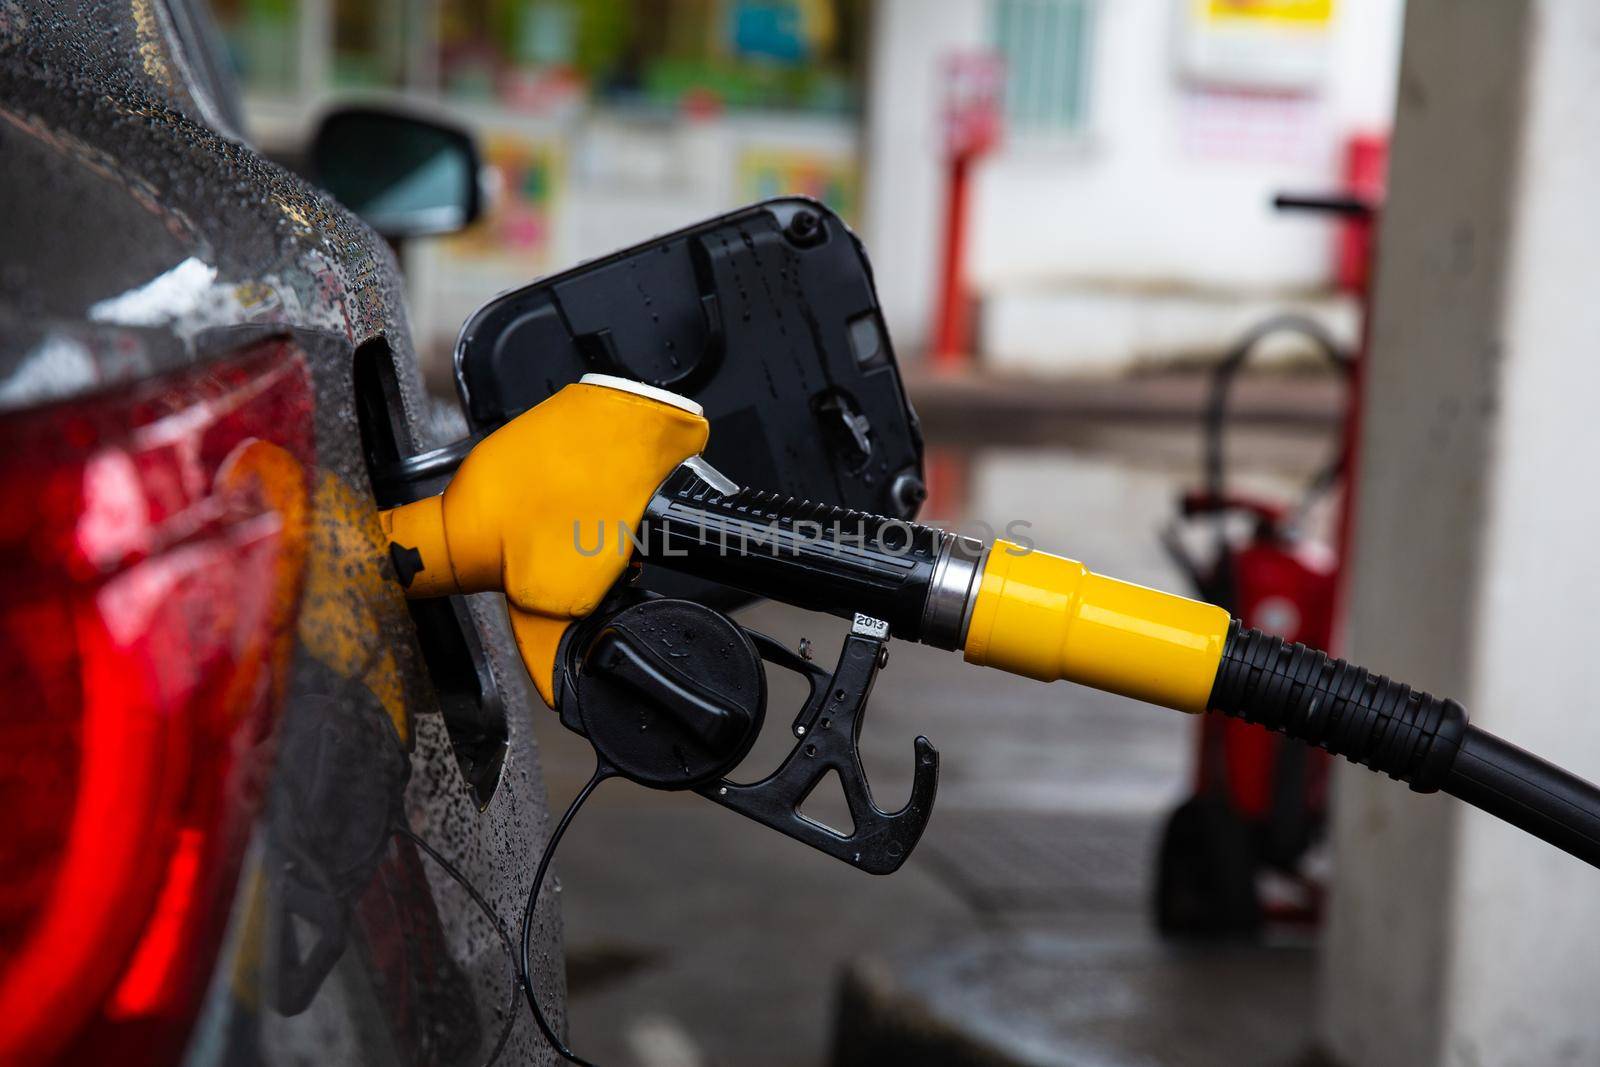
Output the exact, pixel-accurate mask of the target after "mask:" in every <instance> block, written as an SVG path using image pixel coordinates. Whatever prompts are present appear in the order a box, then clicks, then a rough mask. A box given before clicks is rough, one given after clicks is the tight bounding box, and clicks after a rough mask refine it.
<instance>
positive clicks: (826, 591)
mask: <svg viewBox="0 0 1600 1067" xmlns="http://www.w3.org/2000/svg"><path fill="white" fill-rule="evenodd" d="M642 527H643V528H642V529H641V531H640V537H639V544H640V554H641V555H642V556H643V558H644V559H645V561H646V562H648V563H651V564H657V565H660V566H662V567H666V568H668V569H671V570H675V571H679V572H681V573H684V574H689V575H693V576H694V577H696V578H703V579H707V580H709V581H713V582H721V583H722V584H724V585H731V586H733V587H735V588H737V589H742V590H744V591H745V592H747V593H753V594H755V595H756V596H762V597H769V598H771V599H773V600H781V601H784V602H785V603H789V604H794V605H796V606H797V607H802V608H806V609H809V610H811V611H820V612H823V613H825V614H829V615H837V616H840V617H843V618H850V617H852V616H853V615H855V614H856V613H861V614H866V615H870V616H872V617H873V618H876V619H881V620H883V621H885V622H887V623H888V624H889V631H890V633H892V634H894V635H895V636H896V637H900V638H905V639H908V640H923V639H924V631H925V626H924V614H925V609H926V608H927V604H928V591H929V588H930V586H931V585H932V582H933V579H934V571H935V568H936V566H937V565H938V563H939V560H940V554H941V551H942V550H943V549H944V547H945V542H946V539H948V538H949V537H950V536H951V535H949V534H946V533H944V532H943V531H940V530H935V529H932V528H931V527H927V526H922V525H919V524H917V523H912V522H905V521H903V520H900V519H890V518H885V517H883V516H880V515H872V514H869V513H867V512H864V511H851V510H849V509H848V508H838V507H833V506H831V505H827V504H818V503H813V502H811V501H808V500H797V499H795V498H793V497H785V496H782V495H781V494H777V493H767V492H761V491H758V490H754V489H739V490H736V491H734V492H723V491H721V490H719V489H718V488H716V487H715V486H713V485H712V484H711V483H710V482H709V481H707V480H706V479H705V478H703V477H701V476H700V475H698V474H697V473H696V472H695V471H694V470H693V469H692V468H691V467H688V466H684V467H680V468H679V469H678V470H677V471H676V472H674V473H673V475H672V476H671V477H669V478H668V479H667V480H666V482H665V483H663V484H662V486H661V488H659V489H658V490H656V493H655V496H654V497H653V498H652V499H651V501H650V505H649V507H648V508H647V509H646V511H645V515H644V522H643V524H642Z"/></svg>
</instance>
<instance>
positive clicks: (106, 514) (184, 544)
mask: <svg viewBox="0 0 1600 1067" xmlns="http://www.w3.org/2000/svg"><path fill="white" fill-rule="evenodd" d="M311 460H312V440H311V386H310V379H309V375H308V372H307V369H306V366H305V363H304V360H303V358H302V357H301V356H300V354H299V353H298V351H297V350H296V349H294V348H293V346H292V345H290V344H288V343H287V342H282V341H273V342H269V343H267V344H263V345H260V346H257V347H255V348H252V349H251V350H249V351H248V352H245V353H243V354H242V355H240V356H239V357H237V358H234V359H230V360H228V361H226V362H224V363H221V364H213V365H208V366H207V367H205V368H204V369H202V370H195V371H188V372H185V373H183V374H181V375H178V376H175V377H170V378H167V379H163V380H157V381H152V382H149V383H146V384H143V385H140V386H138V387H135V388H133V389H130V390H128V391H127V392H125V393H123V394H120V395H109V396H100V397H97V398H92V399H90V400H86V401H77V402H72V403H66V404H60V405H56V406H53V407H51V408H46V409H40V410H36V411H32V412H28V413H25V414H21V415H13V416H7V417H4V418H3V419H0V589H3V590H4V592H3V593H0V820H4V824H5V826H4V829H0V1063H7V1064H10V1063H29V1062H39V1061H43V1060H46V1059H48V1058H50V1057H51V1056H54V1055H58V1054H60V1053H61V1052H62V1050H63V1049H66V1048H68V1046H69V1045H73V1043H74V1042H79V1043H84V1042H87V1043H88V1044H91V1045H98V1044H99V1043H100V1042H101V1041H104V1040H105V1039H106V1038H107V1037H110V1036H112V1034H113V1033H114V1032H115V1031H116V1030H117V1029H118V1028H121V1027H126V1026H130V1025H134V1026H137V1028H138V1031H139V1033H140V1035H141V1038H140V1040H141V1041H142V1042H148V1041H158V1042H160V1041H174V1040H181V1037H182V1034H183V1032H184V1030H185V1029H186V1027H187V1025H188V1024H189V1022H190V1021H191V1019H192V1015H193V1012H194V1009H195V1006H196V1005H197V1004H198V998H199V996H200V994H201V992H202V991H203V986H204V981H205V976H206V972H207V971H208V970H209V968H210V967H211V965H212V960H213V957H214V954H215V948H216V941H217V938H218V936H219V935H220V931H221V926H222V922H223V920H224V918H225V909H226V907H227V905H228V903H229V900H230V895H231V894H230V890H231V887H232V882H233V880H234V879H235V878H236V877H237V870H238V862H239V857H240V854H241V851H242V846H243V843H244V840H245V835H246V833H247V831H248V828H249V825H250V822H251V819H252V818H253V816H254V814H255V812H256V810H257V808H258V806H259V801H260V799H261V797H260V793H261V789H260V783H261V778H262V772H263V770H264V767H263V762H264V761H265V760H266V759H267V758H268V757H269V755H270V753H269V752H268V751H267V749H268V747H269V746H268V744H267V739H268V737H269V736H270V725H271V717H272V713H273V711H274V710H275V706H276V703H277V699H278V697H279V696H280V695H281V690H282V688H283V683H284V676H285V673H286V670H287V662H288V656H289V652H290V650H291V647H292V641H293V628H294V614H295V605H296V602H297V599H298V596H299V588H300V577H301V572H302V570H303V564H304V558H305V551H306V547H305V546H306V524H307V521H308V516H307V509H308V506H309V505H308V500H309V478H310V471H311ZM75 1047H84V1045H83V1044H79V1045H77V1046H75ZM145 1048H146V1050H147V1051H148V1050H149V1046H148V1045H147V1046H145Z"/></svg>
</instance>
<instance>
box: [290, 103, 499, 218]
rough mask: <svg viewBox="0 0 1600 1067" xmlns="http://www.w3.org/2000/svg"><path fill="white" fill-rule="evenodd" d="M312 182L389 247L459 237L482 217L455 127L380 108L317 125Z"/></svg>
mask: <svg viewBox="0 0 1600 1067" xmlns="http://www.w3.org/2000/svg"><path fill="white" fill-rule="evenodd" d="M307 162H308V164H309V170H310V172H311V175H310V176H311V179H312V180H313V181H314V182H316V183H317V184H318V185H320V186H321V187H322V188H323V189H326V190H327V191H328V192H329V193H331V194H333V197H334V199H336V200H338V201H339V202H340V203H342V204H344V205H345V206H346V207H348V208H349V209H350V210H351V211H354V212H355V213H356V214H357V215H360V216H361V218H362V219H364V220H365V221H366V223H367V225H369V226H371V227H372V228H373V229H374V230H376V231H378V233H379V234H380V235H382V236H383V237H386V238H388V239H389V240H391V241H395V240H400V239H402V238H406V237H422V236H426V235H429V234H441V233H453V232H455V231H457V230H461V229H464V228H465V227H466V226H467V225H468V224H469V223H471V222H472V221H473V220H474V219H476V218H477V217H478V214H479V212H480V210H481V203H480V199H479V189H478V167H479V161H478V150H477V147H476V146H475V145H474V144H473V141H472V136H471V135H470V134H468V133H467V132H466V131H465V130H463V129H461V128H460V127H457V126H451V125H448V124H446V123H442V122H437V121H434V120H432V119H424V118H419V117H418V116H416V115H412V114H409V113H406V112H403V111H398V110H394V109H389V108H382V107H370V106H363V107H346V108H339V109H338V110H335V111H331V112H329V113H328V114H326V115H324V116H323V117H322V121H321V122H320V123H318V125H317V132H316V135H315V136H314V137H313V138H312V141H311V152H310V157H309V159H308V160H307Z"/></svg>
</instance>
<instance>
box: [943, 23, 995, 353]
mask: <svg viewBox="0 0 1600 1067" xmlns="http://www.w3.org/2000/svg"><path fill="white" fill-rule="evenodd" d="M1003 69H1004V68H1003V67H1002V65H1001V62H1000V60H999V58H998V57H997V56H995V55H994V54H993V53H988V52H981V53H969V54H961V55H954V56H951V57H950V58H949V59H948V60H947V61H946V62H945V87H946V88H945V102H944V122H945V154H946V156H947V158H948V159H949V162H950V184H949V187H948V188H947V189H946V190H945V227H944V258H943V261H942V262H941V264H940V271H939V292H938V294H937V297H936V301H937V308H936V312H937V318H936V319H935V320H934V325H933V344H932V347H931V357H932V362H933V365H934V366H935V367H937V368H939V369H941V370H949V369H954V368H957V367H960V366H962V365H964V364H965V363H966V362H967V361H968V360H969V359H970V358H971V355H972V293H971V292H970V291H969V290H968V288H967V275H966V260H967V213H968V200H969V199H970V192H969V189H968V186H969V185H970V184H971V176H972V167H973V164H974V163H975V162H976V161H977V159H978V157H979V156H981V155H983V153H985V152H987V151H988V150H989V149H991V148H993V147H994V145H995V143H996V142H997V141H998V140H999V139H1000V94H1001V91H1002V88H1003V82H1004V78H1003V76H1002V75H1003Z"/></svg>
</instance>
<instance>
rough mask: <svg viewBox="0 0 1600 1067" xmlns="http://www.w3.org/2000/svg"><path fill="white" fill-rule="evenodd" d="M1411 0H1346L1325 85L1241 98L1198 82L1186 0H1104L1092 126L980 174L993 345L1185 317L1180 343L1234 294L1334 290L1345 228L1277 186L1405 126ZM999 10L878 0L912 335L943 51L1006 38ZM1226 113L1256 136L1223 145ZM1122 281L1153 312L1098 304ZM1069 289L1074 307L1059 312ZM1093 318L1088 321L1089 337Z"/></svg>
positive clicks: (886, 219)
mask: <svg viewBox="0 0 1600 1067" xmlns="http://www.w3.org/2000/svg"><path fill="white" fill-rule="evenodd" d="M1402 2H1403V0H1341V2H1340V3H1339V5H1338V12H1339V14H1338V18H1337V20H1336V23H1335V28H1334V31H1333V38H1332V41H1331V45H1330V60H1329V64H1328V68H1329V72H1328V76H1327V78H1326V81H1325V82H1324V85H1323V88H1322V90H1321V91H1320V92H1319V93H1317V94H1315V95H1311V96H1307V97H1305V98H1303V99H1291V100H1287V101H1285V100H1281V99H1280V100H1266V99H1258V100H1254V101H1250V100H1246V101H1242V102H1235V103H1234V104H1232V105H1229V107H1228V108H1227V114H1223V113H1221V112H1220V111H1219V110H1218V109H1217V108H1216V107H1212V106H1210V105H1212V104H1214V103H1216V101H1214V100H1206V99H1204V98H1202V97H1201V96H1199V95H1198V94H1196V93H1195V92H1193V91H1192V90H1190V89H1188V88H1186V87H1185V85H1184V84H1183V82H1182V80H1181V78H1180V75H1179V71H1178V64H1177V59H1176V52H1177V44H1178V34H1179V32H1180V29H1181V20H1182V14H1183V12H1182V8H1181V0H1099V2H1098V3H1097V4H1096V14H1095V18H1096V23H1097V29H1096V44H1095V51H1094V55H1093V60H1092V64H1093V66H1092V75H1091V77H1092V81H1091V86H1090V93H1089V96H1090V112H1091V120H1090V129H1089V132H1088V134H1087V136H1086V137H1084V138H1083V139H1081V140H1080V141H1078V142H1076V143H1072V144H1054V145H1051V144H1041V143H1038V142H1037V141H1036V140H1035V141H1031V142H1030V140H1029V139H1028V138H1027V137H1012V138H1010V139H1009V140H1008V142H1007V144H1006V145H1005V146H1004V147H1003V149H1002V150H1001V151H1000V152H999V153H998V154H997V155H996V156H994V157H993V158H992V159H991V160H989V161H987V162H986V163H985V164H984V165H983V167H982V168H981V171H980V173H979V176H978V180H977V188H976V191H975V192H976V196H975V204H974V212H973V242H974V247H973V259H972V262H971V272H972V276H973V280H974V282H975V284H976V286H977V287H978V288H979V290H980V291H981V293H982V295H983V297H984V298H985V300H986V303H987V305H988V313H986V315H985V326H984V333H983V341H984V342H985V355H986V356H987V357H990V358H991V359H993V360H995V361H997V362H1000V363H1017V364H1019V365H1023V366H1026V367H1029V368H1032V369H1051V368H1052V366H1056V365H1062V364H1072V363H1078V364H1082V363H1084V362H1090V363H1101V362H1104V361H1105V357H1110V358H1111V359H1112V360H1113V361H1115V360H1116V359H1117V358H1118V356H1119V355H1121V357H1122V358H1123V359H1124V360H1125V359H1126V358H1127V355H1129V354H1131V353H1127V354H1120V353H1118V352H1117V351H1116V348H1115V343H1114V341H1108V340H1106V338H1116V337H1119V336H1127V335H1129V334H1130V333H1131V334H1133V335H1143V334H1149V335H1151V336H1154V337H1160V338H1163V340H1162V343H1163V344H1165V343H1166V340H1165V338H1166V337H1168V336H1170V335H1172V334H1173V333H1175V332H1176V333H1178V334H1179V335H1181V336H1186V337H1188V338H1189V342H1190V343H1187V344H1184V345H1182V346H1181V347H1190V348H1193V347H1209V346H1211V345H1212V344H1214V343H1216V337H1214V336H1213V334H1216V335H1218V336H1220V335H1221V334H1223V333H1226V331H1227V330H1230V329H1232V325H1233V323H1234V322H1235V321H1236V320H1237V318H1238V315H1237V314H1236V313H1232V312H1229V311H1227V310H1226V308H1220V309H1218V308H1217V305H1218V304H1221V305H1227V304H1229V303H1230V302H1232V301H1233V300H1234V299H1235V298H1236V297H1237V296H1239V295H1240V294H1245V295H1254V296H1256V297H1260V296H1262V295H1270V296H1272V297H1276V296H1279V295H1281V294H1286V293H1294V292H1296V291H1301V292H1303V291H1304V290H1307V289H1318V288H1322V287H1324V286H1325V284H1326V282H1327V280H1328V277H1329V263H1330V258H1331V241H1332V233H1333V229H1332V227H1331V226H1330V224H1329V223H1327V222H1326V221H1319V220H1316V219H1309V218H1304V217H1285V216H1282V215H1277V214H1275V213H1274V212H1273V211H1272V210H1271V207H1270V202H1271V197H1272V195H1273V194H1274V193H1275V192H1277V191H1279V190H1284V189H1297V190H1306V189H1310V190H1333V189H1336V188H1337V181H1338V178H1339V174H1340V167H1341V156H1340V152H1341V148H1342V144H1343V142H1344V140H1345V138H1346V137H1347V136H1349V135H1350V134H1353V133H1358V132H1370V131H1380V132H1381V131H1383V130H1385V129H1386V128H1387V126H1388V122H1389V116H1390V114H1391V112H1392V109H1393V86H1394V71H1395V64H1396V56H1397V51H1398V47H1399V30H1400V17H1401V7H1402ZM990 23H991V11H990V4H989V2H988V0H936V2H926V0H881V2H880V5H879V15H878V25H877V31H878V32H877V34H876V38H875V42H874V48H875V52H876V63H875V69H874V73H875V75H876V79H875V84H874V85H873V87H872V91H871V93H870V95H869V101H870V110H869V121H868V156H867V158H868V164H869V168H870V175H871V180H872V184H873V186H874V188H873V190H872V192H871V193H870V194H869V198H868V200H867V209H868V237H869V241H870V247H872V248H873V250H874V257H875V260H876V261H877V262H878V263H879V266H880V270H879V274H880V280H881V282H880V284H882V286H883V288H884V300H885V304H886V306H887V307H888V309H889V312H890V317H891V324H892V328H893V329H894V331H895V336H896V337H897V339H899V341H900V345H901V347H902V349H907V350H909V349H911V348H913V347H914V346H915V345H916V344H918V343H920V342H921V341H922V340H923V339H924V338H925V337H926V333H927V323H928V322H929V321H930V320H931V316H932V306H931V299H932V294H933V292H934V274H933V271H934V270H935V269H936V266H937V251H938V249H939V247H940V245H939V236H938V225H939V224H940V222H941V208H942V196H943V175H942V165H941V163H940V160H939V156H938V140H937V131H938V126H937V118H938V109H939V106H940V95H939V92H938V91H937V89H936V86H937V79H938V72H939V63H940V62H941V61H942V57H943V55H945V54H946V53H947V52H948V51H949V50H950V49H952V48H955V47H966V48H971V47H974V46H984V45H987V44H989V43H990V40H991V38H990V34H991V25H990ZM1225 122H1226V123H1229V124H1231V127H1232V128H1233V129H1235V130H1236V131H1240V132H1242V137H1243V141H1244V144H1243V145H1242V146H1239V145H1238V144H1237V142H1236V145H1235V148H1233V149H1231V150H1222V149H1219V148H1218V147H1217V144H1218V142H1219V140H1221V139H1223V138H1222V135H1221V134H1220V133H1219V129H1220V127H1221V125H1222V124H1223V123H1225ZM1108 289H1121V290H1124V291H1126V292H1131V293H1133V294H1134V295H1135V296H1136V297H1138V296H1141V295H1145V296H1151V297H1152V299H1150V300H1149V301H1148V308H1149V309H1150V311H1151V314H1152V316H1154V318H1153V320H1152V321H1151V322H1149V323H1144V322H1141V321H1140V320H1139V319H1138V318H1137V316H1136V317H1135V318H1134V319H1133V320H1132V321H1130V320H1129V318H1128V311H1129V309H1128V306H1127V302H1126V300H1122V301H1120V302H1119V301H1118V300H1114V299H1108V300H1106V301H1104V302H1101V301H1099V299H1098V296H1097V294H1101V293H1105V292H1106V291H1107V290H1108ZM1057 294H1060V295H1062V297H1063V298H1064V299H1071V300H1075V306H1073V307H1072V308H1070V309H1067V310H1063V309H1059V308H1058V309H1055V313H1052V309H1051V308H1050V307H1049V303H1050V300H1051V298H1052V297H1053V296H1055V295H1057ZM1174 294H1176V295H1178V296H1180V297H1182V298H1184V299H1183V300H1180V301H1179V306H1178V307H1177V308H1176V309H1173V308H1171V306H1170V301H1169V303H1168V305H1167V306H1164V305H1163V303H1162V301H1161V300H1160V299H1157V297H1171V296H1173V295H1174ZM1097 303H1103V306H1102V307H1100V308H1098V309H1097V308H1096V306H1095V305H1096V304H1097ZM996 304H1002V305H1004V306H1001V307H995V306H994V305H996ZM1213 309H1217V310H1219V312H1220V317H1219V318H1216V319H1213V318H1212V317H1211V316H1210V314H1209V312H1210V311H1211V310H1213ZM1135 310H1137V308H1136V309H1135ZM1343 316H1344V323H1343V325H1344V328H1345V329H1346V330H1347V329H1348V322H1349V321H1350V317H1349V313H1348V311H1346V312H1344V313H1343ZM1074 322H1078V323H1079V324H1080V326H1081V332H1082V333H1083V334H1084V335H1086V340H1085V342H1084V344H1083V345H1082V346H1081V348H1078V349H1076V350H1075V348H1074V345H1073V343H1072V340H1071V338H1072V335H1073V334H1074V333H1075V332H1079V331H1075V330H1073V329H1071V326H1072V323H1074ZM1190 323H1192V325H1189V324H1190ZM1063 325H1065V326H1066V327H1067V332H1066V333H1065V334H1063V332H1062V327H1063ZM1040 338H1047V339H1051V340H1048V341H1046V342H1044V343H1041V341H1040ZM1094 338H1099V339H1100V340H1098V341H1097V340H1094Z"/></svg>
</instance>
